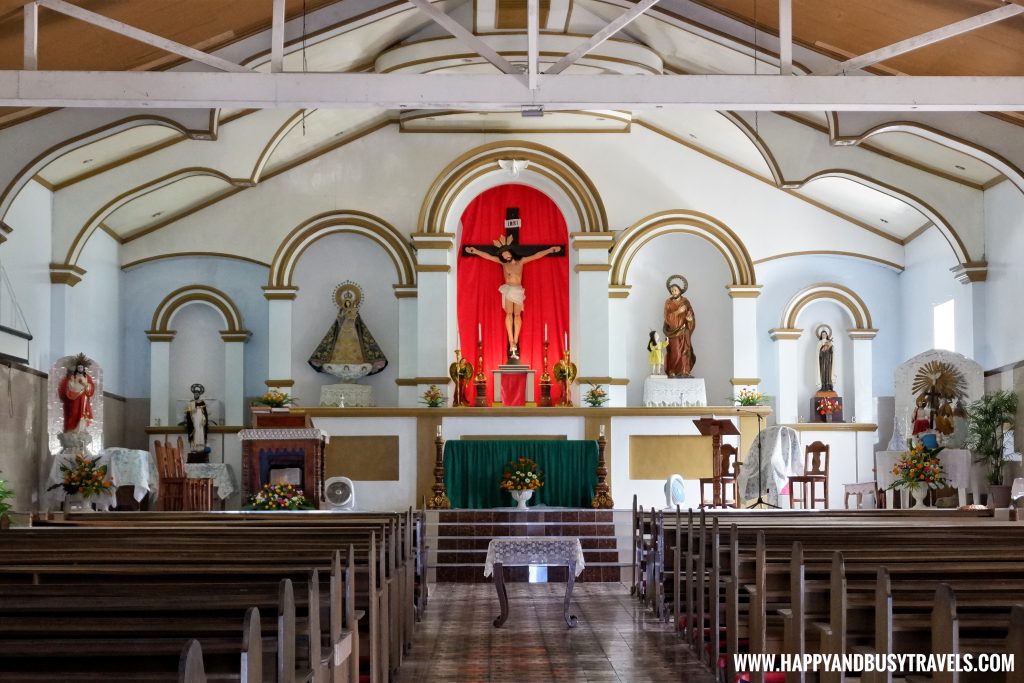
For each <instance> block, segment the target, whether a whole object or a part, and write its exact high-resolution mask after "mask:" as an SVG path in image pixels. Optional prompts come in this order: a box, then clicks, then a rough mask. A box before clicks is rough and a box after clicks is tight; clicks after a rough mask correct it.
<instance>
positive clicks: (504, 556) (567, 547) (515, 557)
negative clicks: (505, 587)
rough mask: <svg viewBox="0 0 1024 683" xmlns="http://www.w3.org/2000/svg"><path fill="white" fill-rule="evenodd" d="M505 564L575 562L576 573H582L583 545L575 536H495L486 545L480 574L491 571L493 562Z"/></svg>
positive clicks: (487, 573)
mask: <svg viewBox="0 0 1024 683" xmlns="http://www.w3.org/2000/svg"><path fill="white" fill-rule="evenodd" d="M495 562H500V563H501V564H502V565H505V566H519V567H521V566H523V565H531V564H536V565H561V564H566V565H567V564H569V562H575V563H576V576H579V575H580V574H581V573H583V568H584V567H585V564H584V562H583V546H582V545H581V544H580V539H578V538H557V537H551V538H547V537H543V536H536V537H534V536H527V537H521V538H520V537H514V538H495V539H493V540H492V541H491V542H490V543H489V544H488V546H487V559H486V561H485V562H484V576H490V575H491V574H493V573H494V563H495Z"/></svg>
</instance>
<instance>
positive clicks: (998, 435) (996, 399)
mask: <svg viewBox="0 0 1024 683" xmlns="http://www.w3.org/2000/svg"><path fill="white" fill-rule="evenodd" d="M1016 419H1017V394H1016V393H1014V392H1012V391H993V392H989V393H987V394H985V395H984V396H982V397H981V398H980V399H978V400H977V401H975V402H974V403H972V404H970V405H969V406H967V444H966V445H967V448H969V449H970V450H971V451H972V452H973V453H974V454H975V456H977V458H976V460H975V462H980V463H984V464H985V465H986V466H987V467H988V476H987V479H988V483H989V489H988V490H989V497H990V498H991V500H992V501H993V506H994V507H1008V506H1009V504H1010V487H1009V486H1008V485H1005V484H1003V467H1004V466H1005V465H1006V462H1007V459H1006V432H1007V431H1009V430H1011V429H1013V424H1014V422H1015V421H1016Z"/></svg>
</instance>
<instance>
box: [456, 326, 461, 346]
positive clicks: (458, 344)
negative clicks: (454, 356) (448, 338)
mask: <svg viewBox="0 0 1024 683" xmlns="http://www.w3.org/2000/svg"><path fill="white" fill-rule="evenodd" d="M455 348H457V349H461V348H462V336H461V335H460V334H459V328H458V326H456V327H455Z"/></svg>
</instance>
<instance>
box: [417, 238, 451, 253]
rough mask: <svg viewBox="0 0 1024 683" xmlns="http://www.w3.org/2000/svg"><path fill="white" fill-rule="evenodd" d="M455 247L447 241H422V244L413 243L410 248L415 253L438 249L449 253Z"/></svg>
mask: <svg viewBox="0 0 1024 683" xmlns="http://www.w3.org/2000/svg"><path fill="white" fill-rule="evenodd" d="M454 246H455V245H454V244H453V243H452V242H449V241H447V240H424V241H422V242H413V243H412V247H413V249H415V250H416V251H419V250H421V249H440V250H443V251H450V250H451V248H452V247H454Z"/></svg>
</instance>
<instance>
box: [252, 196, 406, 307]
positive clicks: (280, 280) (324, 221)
mask: <svg viewBox="0 0 1024 683" xmlns="http://www.w3.org/2000/svg"><path fill="white" fill-rule="evenodd" d="M338 233H341V234H355V235H361V236H363V237H366V238H367V239H369V240H371V241H372V242H375V243H376V244H378V245H379V246H380V247H382V248H383V249H384V251H385V253H387V255H388V256H389V258H391V261H392V263H394V265H395V272H396V274H397V275H398V284H399V285H402V286H407V287H412V286H415V285H416V276H415V272H416V269H415V268H414V266H413V264H414V263H415V261H416V259H415V258H414V257H413V254H412V249H411V248H410V247H409V244H408V242H406V240H405V235H403V234H401V233H400V232H399V231H398V230H396V229H395V228H394V227H393V226H392V225H391V224H390V223H388V222H387V221H385V220H384V219H382V218H380V217H379V216H375V215H373V214H371V213H366V212H365V211H328V212H325V213H321V214H317V215H316V216H313V217H312V218H309V219H307V220H305V221H303V222H302V223H300V224H299V225H298V226H296V227H295V228H293V229H292V231H291V232H289V233H288V234H287V235H286V236H285V238H284V239H283V240H282V241H281V243H280V245H278V247H277V251H276V252H275V253H274V260H273V262H272V263H271V266H270V275H269V278H268V280H269V281H268V283H267V284H268V286H269V287H271V288H274V289H283V288H288V287H291V286H292V274H293V273H294V271H295V266H296V265H297V264H298V262H299V259H300V258H302V255H303V254H304V253H305V251H306V249H308V248H309V247H310V246H311V245H312V244H314V243H315V242H317V241H318V240H320V239H322V238H324V237H326V236H328V235H334V234H338Z"/></svg>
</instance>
